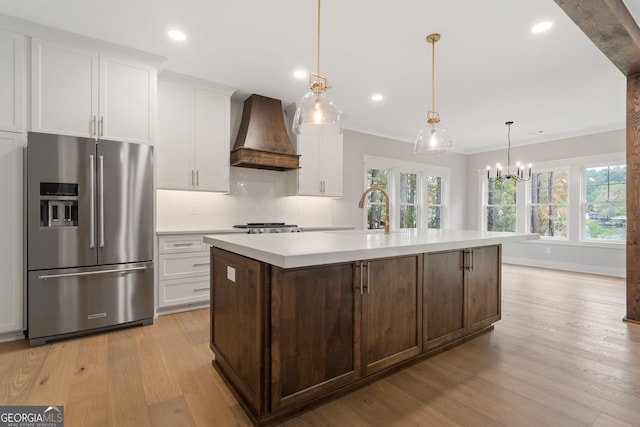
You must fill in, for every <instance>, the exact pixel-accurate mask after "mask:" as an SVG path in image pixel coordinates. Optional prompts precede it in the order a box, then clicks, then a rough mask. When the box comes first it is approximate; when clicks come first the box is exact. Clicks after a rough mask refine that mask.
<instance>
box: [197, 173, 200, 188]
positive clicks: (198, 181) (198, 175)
mask: <svg viewBox="0 0 640 427" xmlns="http://www.w3.org/2000/svg"><path fill="white" fill-rule="evenodd" d="M198 186H200V170H199V169H196V187H198Z"/></svg>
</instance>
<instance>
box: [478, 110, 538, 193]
mask: <svg viewBox="0 0 640 427" xmlns="http://www.w3.org/2000/svg"><path fill="white" fill-rule="evenodd" d="M512 124H513V122H511V121H509V122H505V125H507V127H508V128H509V130H508V131H507V140H508V141H509V146H508V148H507V173H504V171H503V168H502V166H501V165H500V163H497V164H496V170H495V173H494V174H492V173H491V166H487V179H488V180H489V182H496V181H505V180H509V179H512V180H514V181H515V182H521V181H529V180H530V179H531V163H529V165H528V167H527V168H528V171H527V173H526V174H525V167H524V165H521V164H520V162H518V163H516V173H515V175H514V174H512V173H511V125H512ZM491 175H493V177H492V176H491Z"/></svg>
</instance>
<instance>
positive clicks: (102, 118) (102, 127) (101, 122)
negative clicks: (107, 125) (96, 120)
mask: <svg viewBox="0 0 640 427" xmlns="http://www.w3.org/2000/svg"><path fill="white" fill-rule="evenodd" d="M100 136H104V116H100Z"/></svg>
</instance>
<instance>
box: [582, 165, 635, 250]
mask: <svg viewBox="0 0 640 427" xmlns="http://www.w3.org/2000/svg"><path fill="white" fill-rule="evenodd" d="M584 190H585V193H584V199H583V207H584V211H583V218H584V228H583V238H584V239H585V240H598V241H624V240H626V237H627V205H626V194H627V167H626V165H607V166H597V167H589V168H585V169H584Z"/></svg>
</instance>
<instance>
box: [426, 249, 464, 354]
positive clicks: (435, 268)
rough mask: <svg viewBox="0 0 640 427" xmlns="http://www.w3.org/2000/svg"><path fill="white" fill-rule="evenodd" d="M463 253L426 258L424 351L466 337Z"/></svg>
mask: <svg viewBox="0 0 640 427" xmlns="http://www.w3.org/2000/svg"><path fill="white" fill-rule="evenodd" d="M464 263H465V253H464V252H463V251H460V250H456V251H449V252H436V253H428V254H425V259H424V324H423V331H424V349H425V350H429V349H432V348H435V347H438V346H440V345H442V344H445V343H447V342H450V341H454V340H455V339H457V338H460V337H461V336H463V335H464V334H465V329H466V323H467V320H466V318H465V308H466V304H465V301H466V297H465V292H466V286H465V264H464Z"/></svg>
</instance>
